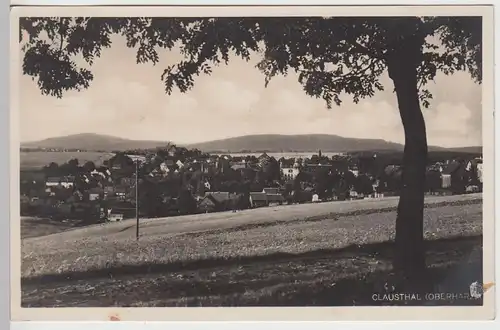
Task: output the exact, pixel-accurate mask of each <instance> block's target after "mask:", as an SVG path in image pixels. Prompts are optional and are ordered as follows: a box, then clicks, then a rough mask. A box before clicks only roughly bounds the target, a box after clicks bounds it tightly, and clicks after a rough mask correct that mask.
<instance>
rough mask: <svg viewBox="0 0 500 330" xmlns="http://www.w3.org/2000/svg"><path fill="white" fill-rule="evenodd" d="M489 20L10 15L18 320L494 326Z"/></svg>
mask: <svg viewBox="0 0 500 330" xmlns="http://www.w3.org/2000/svg"><path fill="white" fill-rule="evenodd" d="M308 8H309V9H308ZM259 9H260V10H259ZM113 13H114V14H113ZM176 13H177V14H176ZM492 13H493V11H492V10H491V7H488V6H483V7H480V6H469V7H457V6H448V7H445V6H442V7H436V8H432V7H430V6H429V7H427V8H425V7H415V8H404V7H401V8H399V12H398V9H397V7H387V8H385V9H384V8H381V7H380V8H375V7H373V8H370V7H357V8H355V7H351V8H349V7H338V8H335V7H330V8H329V7H302V8H298V7H297V8H293V7H281V8H280V7H261V8H259V7H252V8H246V9H245V8H243V9H242V8H237V7H233V8H231V7H220V8H216V7H197V8H188V7H184V8H178V7H177V8H168V7H161V8H156V9H155V8H153V7H149V8H147V7H137V8H131V7H128V8H127V7H122V8H121V9H118V8H112V7H102V8H91V7H82V8H59V7H53V8H50V7H44V8H34V7H25V8H16V10H13V11H12V13H11V17H12V21H11V24H12V32H11V34H12V37H11V38H12V40H11V52H12V57H13V60H12V64H11V65H12V66H13V67H12V68H11V70H12V72H13V73H12V77H11V79H12V82H13V83H12V84H13V86H12V98H13V99H14V100H13V101H12V104H13V106H12V108H11V113H12V116H13V117H14V119H13V121H12V130H13V133H12V140H11V143H12V144H13V145H12V151H11V152H12V154H11V157H15V158H16V159H15V160H14V161H13V162H14V163H13V164H14V165H13V169H12V172H13V174H12V181H11V192H12V198H11V199H12V201H11V203H12V205H13V206H14V205H15V206H16V207H13V209H12V210H11V227H12V229H11V230H12V231H11V235H12V238H11V239H12V259H13V261H12V265H13V266H12V267H13V270H12V271H11V272H12V276H13V278H12V281H13V282H12V283H13V284H12V288H13V289H12V291H13V292H12V294H13V296H15V295H17V298H13V303H12V304H13V308H14V309H16V310H18V311H17V312H16V315H18V317H19V318H21V319H22V316H21V315H23V313H30V312H29V311H30V310H33V311H38V312H37V313H39V314H36V315H38V316H40V315H41V317H42V318H43V317H44V316H43V315H44V314H45V315H49V314H46V313H50V315H56V314H55V313H61V314H63V313H64V310H65V309H60V308H62V307H72V308H73V310H78V309H79V308H82V307H84V308H82V309H80V311H81V313H82V314H81V315H85V313H90V312H86V311H87V310H89V311H90V310H97V309H99V308H113V310H116V311H118V312H117V314H116V316H109V315H108V314H109V312H106V313H108V314H106V313H104V315H108V316H109V319H111V320H112V319H113V318H115V319H120V318H122V317H125V316H118V315H122V314H120V312H119V311H120V308H123V307H126V308H127V312H130V311H133V310H136V309H135V308H137V307H140V308H141V310H142V309H145V308H147V310H149V311H150V313H154V310H156V313H157V314H158V315H159V314H162V313H167V312H165V309H158V308H160V307H184V308H187V311H186V312H185V313H187V314H184V315H189V314H194V313H198V312H197V311H198V310H199V309H196V312H194V310H193V309H189V307H206V308H210V307H239V308H245V307H260V308H264V307H333V308H332V311H334V312H335V311H339V312H338V313H340V310H341V309H337V308H342V307H345V308H349V309H350V312H349V313H350V315H351V317H353V318H358V319H361V318H363V316H361V315H360V314H361V313H365V312H364V310H363V309H361V308H363V307H373V306H377V307H385V308H384V310H389V311H391V312H392V314H393V318H396V317H397V316H398V315H397V314H398V313H399V312H398V313H395V312H393V311H392V307H395V306H406V307H408V308H409V310H408V314H407V315H410V314H411V313H410V311H411V308H421V309H420V310H424V311H425V312H427V311H429V313H431V311H434V313H435V315H438V314H439V313H440V312H439V311H440V310H441V311H442V310H443V309H439V307H443V306H446V307H454V308H457V311H461V312H459V313H456V314H454V315H455V316H454V317H464V318H467V317H468V316H469V317H472V316H471V315H472V314H474V313H472V309H468V308H472V307H476V308H479V309H478V310H477V311H478V313H479V311H481V310H483V311H484V313H483V314H481V315H482V316H481V317H483V318H487V317H493V306H494V301H493V299H494V296H493V292H494V277H493V275H494V274H493V268H494V264H493V262H494V261H493V229H494V228H493V223H494V214H493V205H494V202H493V182H492V181H493V168H492V165H493V125H492V120H493V90H492V88H493V86H492V81H493V79H492V75H493V71H492V70H493V60H492V57H493V50H492V48H491V44H492V43H493V37H492V35H493V24H492V22H493V21H492V17H493V14H492ZM14 34H15V35H14ZM14 172H15V173H14ZM483 194H484V196H483ZM483 198H484V200H483ZM14 200H15V201H14ZM353 307H354V308H353ZM89 308H92V309H89ZM40 309H41V310H40ZM201 310H203V308H202V309H201ZM212 310H213V309H212ZM469 310H470V311H471V312H469V313H468V312H467V311H469ZM49 311H50V312H49ZM451 311H452V310H450V312H451ZM123 313H125V312H123ZM171 313H173V314H175V313H177V312H176V310H175V309H174V311H172V312H171ZM218 313H223V311H221V312H218ZM228 313H229V312H228ZM235 313H236V312H235ZM249 313H250V315H251V312H249ZM268 313H271V314H272V313H273V312H272V310H271V311H270V312H268ZM371 313H372V314H371V315H372V316H374V317H377V315H376V314H379V313H378V312H373V311H371ZM387 313H390V312H387ZM485 313H486V314H485ZM403 314H404V313H403ZM403 314H401V315H403ZM479 314H480V313H479ZM479 314H478V315H479ZM30 315H31V316H30V318H31V317H35V316H34V315H35V314H30ZM123 315H125V314H123ZM327 315H328V312H327ZM332 315H338V314H332ZM380 315H381V314H380ZM380 315H379V317H380ZM385 315H387V314H385ZM423 315H424V314H422V316H421V317H422V318H424V319H425V316H423ZM443 315H444V314H443ZM485 315H486V316H485ZM438 316H439V315H438ZM435 317H436V316H435ZM478 317H479V316H478ZM85 319H92V315H91V313H90V314H88V315H87V318H85Z"/></svg>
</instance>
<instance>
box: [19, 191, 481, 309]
mask: <svg viewBox="0 0 500 330" xmlns="http://www.w3.org/2000/svg"><path fill="white" fill-rule="evenodd" d="M455 199H456V200H455V201H450V200H449V201H448V202H447V204H446V203H444V202H441V203H436V204H435V205H432V207H431V206H429V207H428V208H427V209H426V212H425V219H424V222H425V223H424V226H425V236H426V239H427V240H429V242H428V245H429V248H428V251H429V255H428V264H429V265H430V266H431V267H430V270H429V279H428V281H429V283H433V284H436V285H437V283H439V281H440V279H442V278H443V276H449V275H450V274H453V272H454V270H453V269H454V267H458V266H460V267H462V266H463V262H464V260H466V259H467V258H466V257H467V256H470V255H471V253H476V252H478V251H479V252H480V251H481V249H482V243H481V240H482V239H481V234H482V203H481V201H480V200H479V201H478V200H463V201H460V198H458V197H455ZM346 205H348V204H347V203H346ZM359 205H361V204H359ZM359 205H358V206H359ZM336 207H337V206H336ZM338 207H339V208H342V207H341V206H338ZM292 209H293V208H292ZM296 209H298V208H296ZM277 210H281V211H282V212H272V211H271V208H269V209H268V210H263V211H262V210H249V211H244V212H242V213H241V214H240V213H238V214H231V213H226V214H212V215H205V217H198V218H197V217H190V216H188V217H179V218H173V219H159V220H154V221H153V220H151V221H149V220H148V221H145V222H144V224H142V226H143V228H142V232H143V235H144V236H143V237H141V240H140V241H139V242H137V241H135V239H134V233H135V228H134V226H133V222H124V223H121V224H116V225H115V224H113V225H109V226H107V225H106V226H94V227H93V228H82V229H76V230H70V231H67V232H63V233H59V234H54V235H49V236H44V237H38V238H28V239H24V240H22V248H21V252H22V267H21V268H22V269H21V272H22V301H23V306H94V307H99V306H101V307H103V306H199V305H202V306H214V305H215V306H219V305H224V306H232V305H238V306H242V305H250V306H251V305H294V304H295V305H297V304H298V305H304V304H305V305H325V304H326V305H352V304H353V303H355V304H370V301H371V294H372V293H373V292H374V290H375V289H376V287H377V286H380V285H382V286H383V283H382V282H384V281H387V279H388V278H390V277H391V276H392V275H391V265H390V259H391V253H392V242H391V241H392V239H393V232H394V220H395V217H396V213H395V212H394V210H393V209H391V208H390V207H384V208H382V210H380V209H379V211H378V212H375V211H374V209H373V207H372V208H371V209H365V210H361V211H358V212H357V213H356V212H351V213H349V212H344V213H338V214H336V215H335V214H333V213H331V212H330V213H328V214H326V215H325V216H323V218H321V217H320V216H319V215H315V218H311V219H309V221H304V218H293V219H292V220H289V221H287V222H279V220H280V219H281V220H283V219H284V218H287V217H288V216H289V215H290V214H289V213H287V212H288V211H285V210H287V208H286V207H283V208H277ZM345 210H347V209H344V211H345ZM245 212H246V213H245ZM293 213H295V212H293V211H291V214H293ZM265 214H267V215H268V217H267V222H266V221H265V220H266V219H261V218H260V216H261V215H265ZM250 215H253V217H250ZM280 217H281V218H280ZM217 218H224V219H225V221H229V222H230V223H231V221H232V226H228V227H225V228H219V226H218V222H217ZM210 219H211V220H210ZM238 219H247V220H245V221H246V222H248V221H250V220H249V219H251V220H253V223H254V224H257V225H256V226H253V227H252V226H249V225H248V223H246V224H245V223H242V222H243V220H238ZM259 219H260V220H259ZM257 220H259V221H257ZM264 223H268V224H272V225H267V226H263V225H262V224H264ZM245 225H246V227H245ZM474 251H476V252H474ZM478 255H479V257H477V256H475V257H473V258H472V257H471V258H468V259H470V260H467V262H466V265H465V267H467V268H468V269H471V274H472V275H471V278H472V277H474V278H475V279H474V280H477V279H480V278H481V276H480V275H481V274H480V271H481V267H479V265H480V264H481V260H480V256H481V253H479V254H478ZM467 280H468V279H467ZM365 282H366V284H362V283H365ZM471 282H472V281H471ZM381 283H382V284H381ZM384 283H385V282H384ZM469 284H470V283H468V284H467V286H466V287H464V285H465V284H463V283H461V284H460V285H458V287H459V290H462V291H461V292H467V290H468V285H469ZM346 288H350V289H349V290H351V291H352V292H351V291H349V290H347V289H346ZM377 290H378V289H377ZM348 291H349V292H348ZM375 291H376V290H375ZM368 293H370V295H368ZM332 297H336V298H332ZM468 303H471V302H468ZM371 304H373V301H371Z"/></svg>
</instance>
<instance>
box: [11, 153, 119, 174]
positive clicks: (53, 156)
mask: <svg viewBox="0 0 500 330" xmlns="http://www.w3.org/2000/svg"><path fill="white" fill-rule="evenodd" d="M111 157H112V155H111V154H110V153H102V152H92V151H88V152H59V151H55V152H42V151H33V152H25V151H21V152H20V165H21V169H22V170H27V169H39V168H41V167H43V166H46V165H48V164H50V163H51V162H55V163H57V164H64V163H66V162H67V161H69V160H71V159H74V158H76V159H78V161H79V163H80V164H85V163H86V162H88V161H92V162H94V163H95V164H96V165H97V166H99V165H102V163H103V162H104V161H105V160H106V159H109V158H111Z"/></svg>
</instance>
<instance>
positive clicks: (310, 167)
mask: <svg viewBox="0 0 500 330" xmlns="http://www.w3.org/2000/svg"><path fill="white" fill-rule="evenodd" d="M322 169H329V170H332V169H333V165H331V164H323V163H318V164H314V163H308V164H306V165H305V166H304V172H308V173H315V172H317V171H319V170H322Z"/></svg>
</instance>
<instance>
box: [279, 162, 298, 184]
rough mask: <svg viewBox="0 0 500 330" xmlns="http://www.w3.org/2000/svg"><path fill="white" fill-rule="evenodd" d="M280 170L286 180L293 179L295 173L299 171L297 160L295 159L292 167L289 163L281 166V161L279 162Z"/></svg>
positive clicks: (295, 175)
mask: <svg viewBox="0 0 500 330" xmlns="http://www.w3.org/2000/svg"><path fill="white" fill-rule="evenodd" d="M280 172H281V176H282V177H283V178H284V179H286V180H295V178H296V177H297V175H299V173H300V163H299V161H298V160H297V161H295V163H294V164H293V166H292V167H290V165H288V166H283V164H282V163H280Z"/></svg>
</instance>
